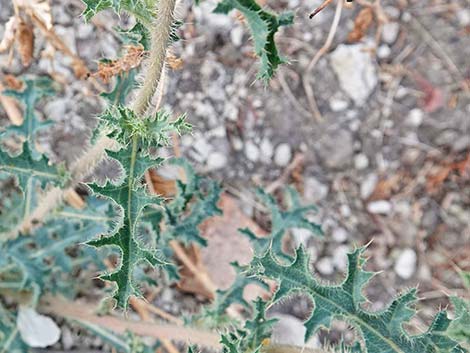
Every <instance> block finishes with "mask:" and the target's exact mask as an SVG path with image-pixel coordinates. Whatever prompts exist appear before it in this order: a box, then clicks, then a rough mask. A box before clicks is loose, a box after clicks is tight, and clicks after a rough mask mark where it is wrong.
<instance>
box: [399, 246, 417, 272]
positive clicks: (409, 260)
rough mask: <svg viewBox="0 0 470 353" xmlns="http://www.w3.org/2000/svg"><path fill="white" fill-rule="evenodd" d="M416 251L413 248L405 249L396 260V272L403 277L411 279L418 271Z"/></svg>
mask: <svg viewBox="0 0 470 353" xmlns="http://www.w3.org/2000/svg"><path fill="white" fill-rule="evenodd" d="M416 261H417V256H416V252H415V251H414V250H413V249H409V248H408V249H405V250H403V251H402V253H401V254H400V256H399V257H398V259H397V261H396V262H395V267H394V269H395V272H396V273H397V275H398V276H400V277H401V278H403V279H409V278H411V276H413V274H414V273H415V271H416Z"/></svg>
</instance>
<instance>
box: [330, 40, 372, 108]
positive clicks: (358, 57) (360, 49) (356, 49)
mask: <svg viewBox="0 0 470 353" xmlns="http://www.w3.org/2000/svg"><path fill="white" fill-rule="evenodd" d="M365 48H366V45H365V44H354V45H345V44H341V45H339V46H338V47H337V48H336V50H335V51H334V52H332V53H331V56H330V62H331V66H332V68H333V70H334V72H335V73H336V75H337V76H338V80H339V84H340V86H341V89H342V90H343V91H344V92H345V93H346V94H347V95H348V96H349V97H351V99H352V100H353V101H354V103H355V104H356V105H357V106H362V105H363V104H364V103H365V101H366V100H367V98H368V97H369V95H370V94H371V93H372V90H373V89H374V88H375V86H376V85H377V74H376V68H375V64H374V63H373V61H372V58H371V55H370V54H369V53H367V52H366V51H365V50H364V49H365Z"/></svg>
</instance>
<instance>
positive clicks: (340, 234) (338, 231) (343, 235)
mask: <svg viewBox="0 0 470 353" xmlns="http://www.w3.org/2000/svg"><path fill="white" fill-rule="evenodd" d="M331 237H332V238H333V240H334V241H336V242H338V243H343V242H345V241H346V240H347V239H348V231H347V230H346V229H344V228H342V227H339V228H335V229H334V230H333V233H332V234H331Z"/></svg>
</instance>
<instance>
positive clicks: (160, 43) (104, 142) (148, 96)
mask: <svg viewBox="0 0 470 353" xmlns="http://www.w3.org/2000/svg"><path fill="white" fill-rule="evenodd" d="M175 5H176V0H160V1H158V2H157V5H156V13H157V15H156V18H155V21H154V23H153V25H152V29H151V35H152V43H151V48H150V56H149V59H148V62H147V67H146V69H145V70H144V73H143V77H144V83H143V85H142V86H141V87H140V89H139V91H138V92H137V95H136V98H135V100H134V102H133V103H132V109H133V110H134V111H135V112H136V114H139V115H143V114H144V113H145V112H146V111H147V110H148V109H149V107H150V105H151V101H152V97H153V95H154V93H155V91H156V90H157V87H158V83H159V81H160V78H161V75H162V70H163V68H164V64H165V58H166V51H167V47H168V42H169V40H170V35H171V31H172V29H171V27H172V23H173V12H174V10H175ZM114 146H115V142H114V141H113V140H111V139H109V138H108V137H106V136H102V137H100V138H99V139H98V140H97V141H96V143H95V144H94V145H93V146H92V147H91V148H90V149H88V150H87V151H86V152H85V153H84V154H83V155H82V156H81V157H80V158H79V159H78V160H77V161H76V162H74V163H73V164H72V165H71V167H70V173H71V178H70V181H69V182H68V184H67V186H66V188H64V189H58V188H53V189H51V190H49V191H48V192H46V194H45V195H44V196H43V197H42V198H41V201H40V202H39V204H38V206H37V207H36V209H35V210H34V211H33V212H31V214H30V215H29V216H28V217H26V218H25V219H23V221H22V222H21V224H20V225H19V226H18V227H17V228H16V229H15V230H14V231H13V232H12V234H11V236H15V235H16V234H17V233H18V232H22V233H26V232H28V231H29V229H30V228H31V227H32V225H33V224H34V223H35V222H40V221H42V220H43V219H44V217H45V216H46V215H47V214H48V213H49V212H50V211H52V210H53V209H55V208H56V207H57V206H58V205H60V204H61V203H62V202H63V200H64V195H65V194H66V193H67V192H70V190H72V189H73V188H74V187H76V186H77V185H78V184H79V183H80V182H82V181H83V179H84V178H85V177H86V176H88V175H89V174H90V173H92V172H93V170H94V168H95V167H96V166H97V165H98V163H99V162H100V161H101V160H102V159H103V158H104V156H105V155H106V152H105V151H106V150H107V149H110V148H113V147H114Z"/></svg>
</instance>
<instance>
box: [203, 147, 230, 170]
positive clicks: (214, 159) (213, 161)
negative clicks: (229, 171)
mask: <svg viewBox="0 0 470 353" xmlns="http://www.w3.org/2000/svg"><path fill="white" fill-rule="evenodd" d="M226 165H227V156H225V154H223V153H221V152H217V151H215V152H211V153H210V154H209V157H208V158H207V168H208V169H209V170H217V169H222V168H223V167H225V166H226Z"/></svg>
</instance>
